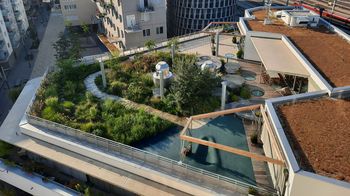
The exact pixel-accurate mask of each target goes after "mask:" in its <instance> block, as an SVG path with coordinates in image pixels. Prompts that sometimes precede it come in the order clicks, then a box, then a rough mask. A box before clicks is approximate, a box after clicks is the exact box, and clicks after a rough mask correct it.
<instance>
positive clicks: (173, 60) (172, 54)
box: [171, 44, 175, 67]
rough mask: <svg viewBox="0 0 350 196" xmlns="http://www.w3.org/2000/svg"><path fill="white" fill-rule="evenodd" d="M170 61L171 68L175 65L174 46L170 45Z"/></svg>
mask: <svg viewBox="0 0 350 196" xmlns="http://www.w3.org/2000/svg"><path fill="white" fill-rule="evenodd" d="M171 60H172V62H173V67H174V63H175V44H171Z"/></svg>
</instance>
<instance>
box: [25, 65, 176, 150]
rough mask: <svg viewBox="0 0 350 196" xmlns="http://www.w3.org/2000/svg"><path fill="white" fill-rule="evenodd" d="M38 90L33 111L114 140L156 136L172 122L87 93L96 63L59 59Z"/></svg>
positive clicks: (45, 117)
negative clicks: (86, 87) (57, 69)
mask: <svg viewBox="0 0 350 196" xmlns="http://www.w3.org/2000/svg"><path fill="white" fill-rule="evenodd" d="M58 66H59V67H60V68H61V69H60V71H58V72H54V73H51V74H50V75H49V76H48V77H47V78H46V79H45V81H44V82H43V85H42V86H41V88H40V89H39V91H38V92H37V97H36V100H35V102H34V104H33V108H32V111H31V112H32V114H33V115H36V116H39V117H42V118H44V119H47V120H50V121H54V122H57V123H60V124H64V125H67V126H70V127H73V128H77V129H80V130H83V131H86V132H88V133H92V134H95V135H98V136H101V137H105V138H108V139H111V140H114V141H117V142H121V143H125V144H132V143H134V142H137V141H139V140H142V139H144V138H147V137H150V136H152V135H155V134H156V133H157V132H160V131H163V130H165V129H167V128H168V127H169V126H171V123H169V122H167V121H164V120H162V119H160V118H158V117H155V116H151V115H149V114H147V113H146V112H145V111H142V110H131V109H127V108H125V107H124V106H123V105H121V104H120V103H118V102H116V101H112V100H106V101H103V100H99V99H97V98H96V97H94V96H93V95H92V94H91V93H88V92H86V89H85V86H84V82H83V81H84V79H85V78H86V77H87V76H88V75H89V74H92V73H94V72H97V71H98V70H99V66H98V65H97V64H94V65H89V66H87V65H80V66H73V62H72V61H71V60H62V61H60V62H59V65H58Z"/></svg>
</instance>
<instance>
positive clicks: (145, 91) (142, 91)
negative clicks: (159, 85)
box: [125, 82, 152, 103]
mask: <svg viewBox="0 0 350 196" xmlns="http://www.w3.org/2000/svg"><path fill="white" fill-rule="evenodd" d="M151 95H152V90H151V89H149V88H147V87H145V86H144V85H143V84H140V83H135V82H133V83H131V84H130V85H129V88H128V90H126V91H125V97H126V98H127V99H130V100H132V101H135V102H137V103H144V102H145V101H147V100H148V98H149V97H150V96H151Z"/></svg>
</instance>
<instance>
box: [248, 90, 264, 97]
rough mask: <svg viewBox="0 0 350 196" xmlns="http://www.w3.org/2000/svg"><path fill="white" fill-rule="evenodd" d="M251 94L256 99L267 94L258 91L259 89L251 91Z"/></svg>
mask: <svg viewBox="0 0 350 196" xmlns="http://www.w3.org/2000/svg"><path fill="white" fill-rule="evenodd" d="M250 93H251V94H252V95H253V96H255V97H262V96H264V94H265V93H264V91H262V90H258V89H256V90H252V91H250Z"/></svg>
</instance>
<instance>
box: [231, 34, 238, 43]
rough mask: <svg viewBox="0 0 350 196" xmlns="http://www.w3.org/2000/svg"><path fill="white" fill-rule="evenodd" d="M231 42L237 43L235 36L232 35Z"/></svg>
mask: <svg viewBox="0 0 350 196" xmlns="http://www.w3.org/2000/svg"><path fill="white" fill-rule="evenodd" d="M232 43H234V44H236V43H237V38H236V37H235V36H233V37H232Z"/></svg>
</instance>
